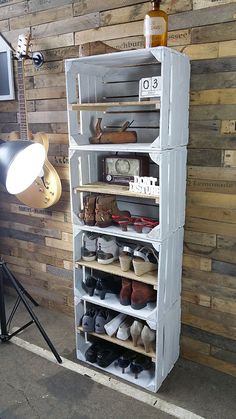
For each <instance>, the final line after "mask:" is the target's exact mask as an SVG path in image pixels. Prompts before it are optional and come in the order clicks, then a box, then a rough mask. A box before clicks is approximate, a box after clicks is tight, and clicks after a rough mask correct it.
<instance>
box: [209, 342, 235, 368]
mask: <svg viewBox="0 0 236 419" xmlns="http://www.w3.org/2000/svg"><path fill="white" fill-rule="evenodd" d="M211 354H212V355H213V356H214V357H215V358H217V359H220V360H222V361H226V362H228V363H232V364H236V353H235V352H229V351H224V350H222V349H220V348H217V347H215V346H212V347H211Z"/></svg>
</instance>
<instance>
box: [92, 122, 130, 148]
mask: <svg viewBox="0 0 236 419" xmlns="http://www.w3.org/2000/svg"><path fill="white" fill-rule="evenodd" d="M101 122H102V118H98V120H97V123H96V128H95V135H94V136H93V137H90V138H89V142H90V143H91V144H124V143H136V142H137V134H136V131H126V130H127V128H129V127H130V125H131V124H132V123H133V121H132V122H129V121H126V122H125V123H124V124H123V126H122V127H121V130H120V131H103V130H102V127H101Z"/></svg>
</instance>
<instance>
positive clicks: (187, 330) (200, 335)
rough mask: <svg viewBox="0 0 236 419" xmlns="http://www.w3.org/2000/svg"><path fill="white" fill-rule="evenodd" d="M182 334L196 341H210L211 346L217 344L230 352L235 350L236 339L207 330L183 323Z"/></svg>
mask: <svg viewBox="0 0 236 419" xmlns="http://www.w3.org/2000/svg"><path fill="white" fill-rule="evenodd" d="M182 334H183V336H184V337H190V338H192V339H194V340H196V341H200V342H205V343H208V344H209V345H211V347H212V346H216V347H217V348H219V349H222V350H225V351H228V352H232V351H234V350H235V340H233V339H227V338H225V337H222V336H219V335H215V334H213V333H209V332H205V331H204V330H200V329H196V328H195V327H192V326H186V325H182Z"/></svg>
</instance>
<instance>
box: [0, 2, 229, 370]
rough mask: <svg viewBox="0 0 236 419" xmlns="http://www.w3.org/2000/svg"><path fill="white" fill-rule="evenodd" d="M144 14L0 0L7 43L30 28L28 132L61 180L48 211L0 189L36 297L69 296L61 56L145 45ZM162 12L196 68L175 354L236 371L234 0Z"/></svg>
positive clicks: (6, 111) (5, 219) (10, 108)
mask: <svg viewBox="0 0 236 419" xmlns="http://www.w3.org/2000/svg"><path fill="white" fill-rule="evenodd" d="M148 9H149V2H147V1H145V0H138V1H137V0H136V1H135V0H113V1H112V2H108V1H105V0H97V1H96V2H93V1H89V0H80V1H76V0H75V1H73V0H29V1H21V0H0V31H1V32H2V33H3V35H4V36H5V37H6V39H7V40H8V41H9V42H11V43H12V44H13V46H16V44H17V38H18V35H19V34H20V33H22V32H25V31H28V30H30V31H31V34H32V38H33V50H34V51H37V50H40V51H43V54H44V57H45V60H46V62H45V64H44V65H43V67H42V68H40V69H39V70H36V69H34V67H33V66H32V65H31V64H30V63H28V62H26V64H25V76H26V78H25V80H26V89H27V91H26V94H27V108H28V119H29V125H30V128H31V129H32V131H33V132H37V131H44V132H46V133H48V135H49V139H50V149H49V158H50V161H51V162H52V163H53V164H54V165H55V166H56V168H57V170H58V172H59V174H60V176H61V179H62V184H63V194H62V198H61V200H60V201H59V203H58V204H57V205H55V206H54V207H53V208H50V209H49V210H45V211H35V210H32V209H29V208H27V207H25V206H24V205H21V204H19V202H17V200H16V198H15V197H10V196H9V195H7V194H6V193H5V192H4V191H3V190H1V191H0V229H1V231H0V236H1V240H0V252H1V253H2V255H3V257H4V259H5V260H6V261H7V262H8V263H9V266H10V267H11V269H12V271H13V272H14V273H15V274H16V275H17V277H18V278H19V279H20V280H21V281H22V283H23V284H24V285H25V286H26V288H27V289H28V290H29V291H30V292H31V293H32V295H33V296H35V297H37V299H38V300H39V302H40V303H41V304H43V305H45V306H47V307H50V308H53V309H57V310H61V311H64V312H66V313H72V311H73V296H72V271H71V268H72V262H71V261H72V254H71V250H72V242H71V224H70V204H69V184H68V158H67V152H68V138H67V116H66V99H65V97H66V92H65V78H64V63H63V60H64V59H65V58H70V57H78V55H79V46H80V45H82V44H84V43H87V42H93V41H97V40H100V41H104V42H106V43H107V44H108V45H109V46H111V47H115V48H119V49H122V50H125V49H135V48H142V47H143V36H142V32H143V17H144V15H145V12H146V10H148ZM163 9H165V10H166V11H167V12H168V13H169V15H170V16H169V41H168V43H169V46H171V47H173V48H176V49H177V50H178V51H182V52H184V53H186V54H188V55H189V56H190V58H191V64H192V77H191V108H190V144H189V152H188V186H187V217H186V229H185V246H184V261H183V293H182V307H183V310H182V355H183V356H184V357H185V358H188V359H190V360H193V361H196V362H199V363H202V364H205V365H209V366H211V367H213V368H216V369H218V370H221V371H224V372H226V373H228V374H231V375H236V298H235V297H236V256H235V254H236V252H235V250H236V210H235V208H236V198H235V192H236V142H235V135H236V112H235V109H236V108H235V103H236V94H235V93H236V73H235V69H236V24H235V19H236V1H235V0H233V1H230V0H179V1H175V0H163ZM91 52H92V53H96V52H98V51H96V50H91ZM17 105H18V104H17V101H11V102H2V103H0V132H1V137H2V138H7V137H8V133H10V132H11V131H13V130H17V129H18V124H17Z"/></svg>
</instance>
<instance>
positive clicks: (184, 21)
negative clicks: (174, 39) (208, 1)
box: [168, 3, 236, 30]
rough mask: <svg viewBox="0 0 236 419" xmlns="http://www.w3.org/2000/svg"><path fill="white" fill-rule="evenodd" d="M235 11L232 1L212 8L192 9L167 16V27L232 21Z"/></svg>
mask: <svg viewBox="0 0 236 419" xmlns="http://www.w3.org/2000/svg"><path fill="white" fill-rule="evenodd" d="M235 13H236V7H235V4H232V3H230V4H227V5H223V6H222V5H219V6H217V5H215V7H214V9H213V10H212V9H211V8H209V9H194V10H190V11H188V12H183V13H177V14H175V15H171V16H169V22H168V27H169V29H170V30H175V29H184V28H194V27H196V26H206V25H213V24H214V23H222V22H229V21H234V20H235Z"/></svg>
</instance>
